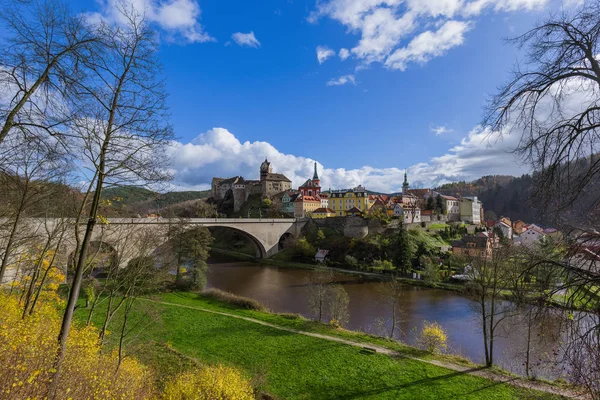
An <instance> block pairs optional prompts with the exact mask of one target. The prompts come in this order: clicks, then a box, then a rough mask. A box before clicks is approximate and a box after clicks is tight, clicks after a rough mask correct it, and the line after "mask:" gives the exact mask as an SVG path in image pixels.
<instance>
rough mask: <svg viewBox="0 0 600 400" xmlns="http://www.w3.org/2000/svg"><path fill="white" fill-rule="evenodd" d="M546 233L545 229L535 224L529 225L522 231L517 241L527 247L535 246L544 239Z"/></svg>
mask: <svg viewBox="0 0 600 400" xmlns="http://www.w3.org/2000/svg"><path fill="white" fill-rule="evenodd" d="M545 237H546V234H545V233H544V230H543V229H542V228H540V227H539V226H537V225H535V224H530V225H527V228H526V229H525V231H524V232H523V233H521V234H520V235H519V237H518V239H517V240H516V242H517V243H520V244H522V245H523V246H525V247H530V246H533V245H534V244H536V243H538V242H539V241H541V240H544V238H545Z"/></svg>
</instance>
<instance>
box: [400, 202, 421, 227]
mask: <svg viewBox="0 0 600 400" xmlns="http://www.w3.org/2000/svg"><path fill="white" fill-rule="evenodd" d="M401 207H402V215H403V217H404V223H405V224H412V223H415V224H417V223H421V209H420V208H419V207H416V206H415V207H409V206H406V205H403V206H401Z"/></svg>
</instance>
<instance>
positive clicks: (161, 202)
mask: <svg viewBox="0 0 600 400" xmlns="http://www.w3.org/2000/svg"><path fill="white" fill-rule="evenodd" d="M209 196H210V190H202V191H182V192H167V193H157V192H153V191H151V190H148V189H145V188H140V187H136V186H123V187H115V188H109V189H106V190H104V191H102V198H103V199H105V200H110V201H111V202H112V207H113V209H114V212H115V213H116V214H118V215H120V216H121V215H122V216H130V214H133V215H135V214H140V215H143V214H148V213H156V212H159V211H160V210H161V209H164V208H170V207H172V206H174V205H177V204H180V203H185V202H190V201H193V200H198V199H206V198H208V197H209Z"/></svg>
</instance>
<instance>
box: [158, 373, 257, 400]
mask: <svg viewBox="0 0 600 400" xmlns="http://www.w3.org/2000/svg"><path fill="white" fill-rule="evenodd" d="M163 398H164V399H165V400H188V399H194V400H252V399H254V391H253V389H252V386H251V385H250V381H248V380H247V379H245V378H244V377H243V376H242V374H240V372H239V371H238V370H236V369H234V368H230V367H225V366H223V365H217V366H214V367H202V368H199V369H197V370H193V371H188V372H184V373H181V374H179V375H178V376H177V377H175V379H174V380H173V381H171V382H168V383H167V385H166V386H165V392H164V395H163Z"/></svg>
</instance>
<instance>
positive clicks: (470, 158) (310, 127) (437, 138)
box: [74, 0, 579, 192]
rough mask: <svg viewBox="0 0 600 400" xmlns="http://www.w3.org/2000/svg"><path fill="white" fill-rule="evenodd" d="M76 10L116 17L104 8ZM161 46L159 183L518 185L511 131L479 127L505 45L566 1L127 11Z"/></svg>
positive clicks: (509, 61) (203, 4) (187, 0)
mask: <svg viewBox="0 0 600 400" xmlns="http://www.w3.org/2000/svg"><path fill="white" fill-rule="evenodd" d="M118 1H123V0H85V1H78V2H76V3H75V5H74V7H78V8H79V10H78V11H81V12H85V13H88V14H89V15H90V16H102V17H103V18H106V19H108V20H113V21H118V15H117V13H116V8H117V2H118ZM128 1H132V3H133V4H134V6H135V7H137V8H138V9H139V10H143V12H144V13H145V14H146V16H147V19H148V20H149V21H150V22H151V23H152V24H153V26H155V27H156V29H157V31H158V32H159V37H160V54H159V57H160V59H161V61H162V63H163V66H164V75H165V78H166V90H167V92H168V94H169V101H168V104H169V107H170V112H171V123H172V125H173V128H174V131H175V135H176V137H177V140H176V141H175V142H173V145H172V146H171V148H170V149H169V152H168V153H169V154H170V156H171V157H172V168H173V173H174V181H173V183H172V186H173V188H175V189H178V190H201V189H207V188H209V187H210V182H211V179H212V177H213V176H217V177H230V176H235V175H242V176H244V177H245V178H247V179H258V170H259V169H258V168H259V165H260V163H261V162H262V161H263V160H264V159H265V158H268V159H269V161H271V163H272V166H273V169H274V172H281V173H284V174H285V175H286V176H288V178H290V179H291V180H292V182H293V186H294V187H297V186H298V185H300V184H301V183H303V182H304V181H305V180H306V179H308V178H311V177H312V171H313V164H314V162H315V161H316V162H317V163H318V171H319V175H320V177H321V183H322V186H323V187H325V188H332V189H339V188H348V187H354V186H356V185H359V184H362V185H365V186H366V187H367V189H370V190H374V191H381V192H394V191H398V190H399V189H400V188H401V186H402V181H403V174H404V172H405V171H407V173H408V179H409V182H410V184H411V186H412V187H433V186H436V185H439V184H441V183H445V182H450V181H458V180H473V179H477V178H478V177H480V176H483V175H490V174H507V175H521V174H522V173H525V172H528V171H529V166H528V165H527V163H526V160H521V159H517V158H516V156H515V155H514V153H512V152H511V150H512V149H514V147H515V146H516V145H517V144H518V140H519V137H518V135H516V134H514V133H513V134H507V133H504V134H502V133H500V132H490V131H488V130H484V129H482V128H481V127H480V125H479V124H480V121H481V120H482V117H483V112H484V107H485V105H486V102H487V101H488V100H489V99H490V97H491V96H492V95H493V94H494V93H495V92H496V91H497V88H498V87H499V86H500V85H502V84H503V83H504V82H506V81H507V80H508V78H509V76H510V75H509V74H510V70H511V68H512V67H513V66H514V65H515V63H516V62H517V61H519V60H521V59H522V54H521V53H520V52H519V50H518V49H516V48H515V47H514V46H513V45H511V44H508V43H506V39H507V38H511V37H515V36H517V35H519V34H521V33H523V32H525V31H527V30H528V29H530V28H531V27H533V26H534V24H536V22H540V21H542V20H543V19H544V18H545V17H547V16H548V15H549V13H551V12H557V11H560V10H569V9H570V8H572V7H575V6H577V5H579V2H578V1H576V0H575V1H574V0H567V1H560V0H302V1H301V0H258V1H257V0H255V1H248V0H128Z"/></svg>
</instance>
